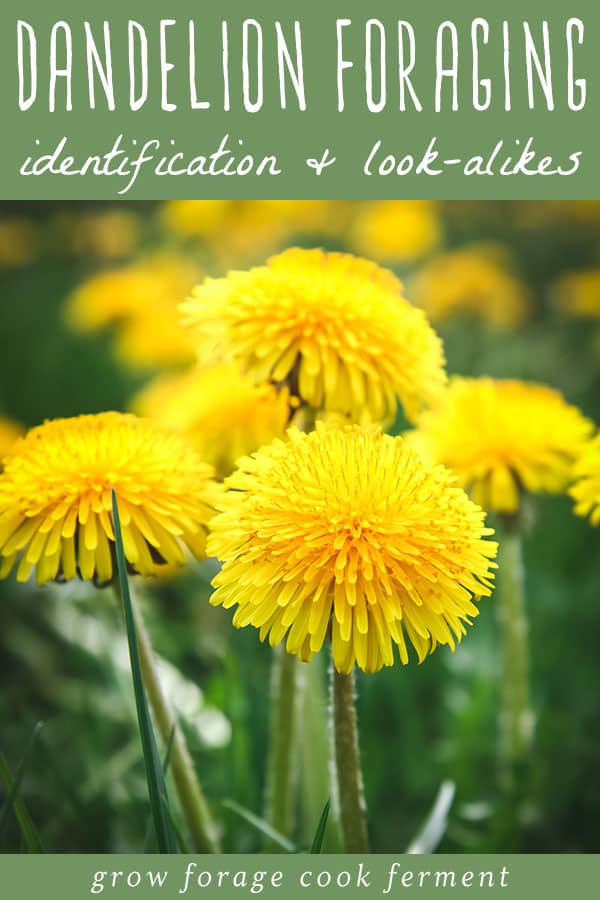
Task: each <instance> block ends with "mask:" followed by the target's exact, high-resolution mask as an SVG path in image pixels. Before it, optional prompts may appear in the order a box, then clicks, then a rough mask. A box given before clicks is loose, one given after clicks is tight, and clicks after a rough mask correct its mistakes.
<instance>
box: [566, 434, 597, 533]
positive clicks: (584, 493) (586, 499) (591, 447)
mask: <svg viewBox="0 0 600 900" xmlns="http://www.w3.org/2000/svg"><path fill="white" fill-rule="evenodd" d="M573 475H574V477H575V484H574V485H573V487H572V488H571V489H570V491H569V493H570V494H571V496H572V497H573V498H574V500H575V512H576V513H577V515H578V516H587V515H589V517H590V521H591V523H592V525H598V524H600V434H597V435H596V436H595V437H594V438H593V440H591V441H590V442H589V443H588V444H586V445H585V447H584V449H583V452H582V454H581V456H580V457H579V459H578V460H577V462H576V464H575V469H574V472H573Z"/></svg>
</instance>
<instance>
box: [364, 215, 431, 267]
mask: <svg viewBox="0 0 600 900" xmlns="http://www.w3.org/2000/svg"><path fill="white" fill-rule="evenodd" d="M440 238H441V226H440V219H439V213H438V209H437V206H436V204H435V203H433V202H432V201H429V200H382V201H377V202H369V203H365V204H364V206H363V207H362V208H361V207H359V208H358V209H357V211H356V214H355V219H354V224H353V226H352V227H351V229H350V232H349V235H348V240H349V243H350V246H351V247H352V249H353V250H355V251H356V252H357V253H360V254H362V255H363V256H368V257H371V258H372V259H377V260H380V261H381V262H387V263H398V264H402V263H413V262H415V260H417V259H420V258H421V257H422V256H425V255H426V254H427V253H430V252H431V251H432V250H433V249H434V248H435V247H436V246H437V245H438V243H439V241H440Z"/></svg>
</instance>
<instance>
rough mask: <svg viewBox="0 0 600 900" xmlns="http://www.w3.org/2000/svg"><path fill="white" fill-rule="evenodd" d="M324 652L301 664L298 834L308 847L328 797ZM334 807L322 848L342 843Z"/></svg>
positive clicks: (333, 848)
mask: <svg viewBox="0 0 600 900" xmlns="http://www.w3.org/2000/svg"><path fill="white" fill-rule="evenodd" d="M325 660H326V654H324V653H317V654H315V656H314V657H313V658H312V659H311V661H310V662H309V663H306V664H305V665H303V666H302V667H301V672H302V675H303V681H304V685H303V688H302V719H301V721H302V730H301V734H300V735H299V744H300V750H301V757H302V765H301V771H300V786H301V787H300V803H301V809H302V838H303V843H304V846H306V847H310V845H311V843H312V841H313V838H314V836H315V830H316V828H317V823H318V821H319V819H320V817H321V815H322V813H323V808H324V807H325V803H326V802H327V800H328V799H331V782H330V777H329V775H330V772H329V765H328V764H327V761H328V759H329V740H328V737H329V736H328V723H329V717H328V710H327V681H326V672H325V666H324V662H325ZM341 840H342V839H341V834H340V828H339V822H338V820H337V809H334V808H333V806H332V807H331V808H330V813H329V818H328V820H327V829H326V832H325V839H324V843H323V850H324V851H325V852H331V853H334V852H336V851H340V850H341V847H342V843H341Z"/></svg>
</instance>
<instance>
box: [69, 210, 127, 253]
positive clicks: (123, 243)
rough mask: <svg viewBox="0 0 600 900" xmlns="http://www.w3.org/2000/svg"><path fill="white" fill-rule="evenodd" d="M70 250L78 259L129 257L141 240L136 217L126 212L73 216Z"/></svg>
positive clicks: (112, 211) (111, 211) (117, 211)
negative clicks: (84, 257)
mask: <svg viewBox="0 0 600 900" xmlns="http://www.w3.org/2000/svg"><path fill="white" fill-rule="evenodd" d="M71 226H72V227H71V248H72V250H73V252H74V253H76V254H78V255H81V256H95V257H98V258H99V259H123V258H124V257H127V256H130V255H131V253H133V252H134V251H135V249H136V247H137V246H138V244H139V242H140V237H141V226H140V220H139V218H138V216H137V213H135V212H133V211H132V210H128V209H112V210H110V211H108V212H100V213H89V214H87V215H83V216H77V217H76V218H75V219H74V220H72V222H71Z"/></svg>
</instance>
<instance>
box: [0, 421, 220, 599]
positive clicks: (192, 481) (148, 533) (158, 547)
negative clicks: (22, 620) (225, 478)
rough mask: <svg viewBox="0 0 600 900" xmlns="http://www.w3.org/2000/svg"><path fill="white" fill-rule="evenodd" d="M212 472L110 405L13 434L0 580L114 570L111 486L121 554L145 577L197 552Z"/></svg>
mask: <svg viewBox="0 0 600 900" xmlns="http://www.w3.org/2000/svg"><path fill="white" fill-rule="evenodd" d="M210 477H211V469H210V467H209V466H207V465H205V464H204V463H203V462H201V461H200V459H199V458H198V456H197V455H196V454H195V453H194V452H193V451H192V450H189V449H188V448H187V447H186V446H185V445H184V444H183V443H182V441H181V439H180V438H179V437H177V436H175V435H171V434H169V433H167V432H163V431H161V430H160V429H158V428H157V427H155V426H154V425H152V424H151V423H149V422H147V421H145V420H143V419H138V418H136V417H135V416H133V415H124V414H122V413H117V412H106V413H100V414H99V415H85V416H78V417H76V418H72V419H55V420H54V421H49V422H46V423H45V424H43V425H40V426H38V427H37V428H33V429H32V430H31V431H29V432H28V434H26V435H25V437H23V438H21V439H20V440H19V441H17V443H16V445H15V446H14V447H13V450H12V452H11V454H10V456H9V457H8V458H7V460H6V466H5V469H4V472H3V473H2V475H0V559H1V561H2V565H1V568H0V577H6V576H7V575H8V574H9V572H10V571H11V570H12V569H13V567H14V566H15V564H17V563H18V568H17V580H18V581H26V580H27V578H28V577H29V574H30V572H31V569H32V568H33V567H35V570H36V578H37V581H38V583H39V584H43V583H44V582H46V581H49V580H51V579H54V578H57V577H61V578H64V579H71V578H75V577H76V576H77V575H80V576H81V577H82V578H85V579H91V578H94V579H97V580H100V581H108V580H110V579H111V578H112V575H113V561H112V545H113V544H114V532H113V520H112V502H111V489H112V488H114V490H115V492H116V495H117V500H118V503H119V510H120V513H121V524H122V530H123V541H124V549H125V556H126V558H127V561H128V562H129V563H130V565H131V566H132V567H133V568H134V569H135V570H136V571H138V572H140V573H141V574H144V575H152V574H155V573H156V572H157V571H160V568H161V566H163V565H164V564H183V563H184V561H185V557H184V550H183V547H184V546H186V547H187V548H188V549H189V550H190V551H191V552H192V553H193V554H194V555H196V556H201V555H202V554H203V551H204V545H205V538H206V523H207V521H208V519H209V518H210V515H211V514H212V510H211V507H210V505H209V504H210V499H211V490H214V485H212V483H211V481H210Z"/></svg>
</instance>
